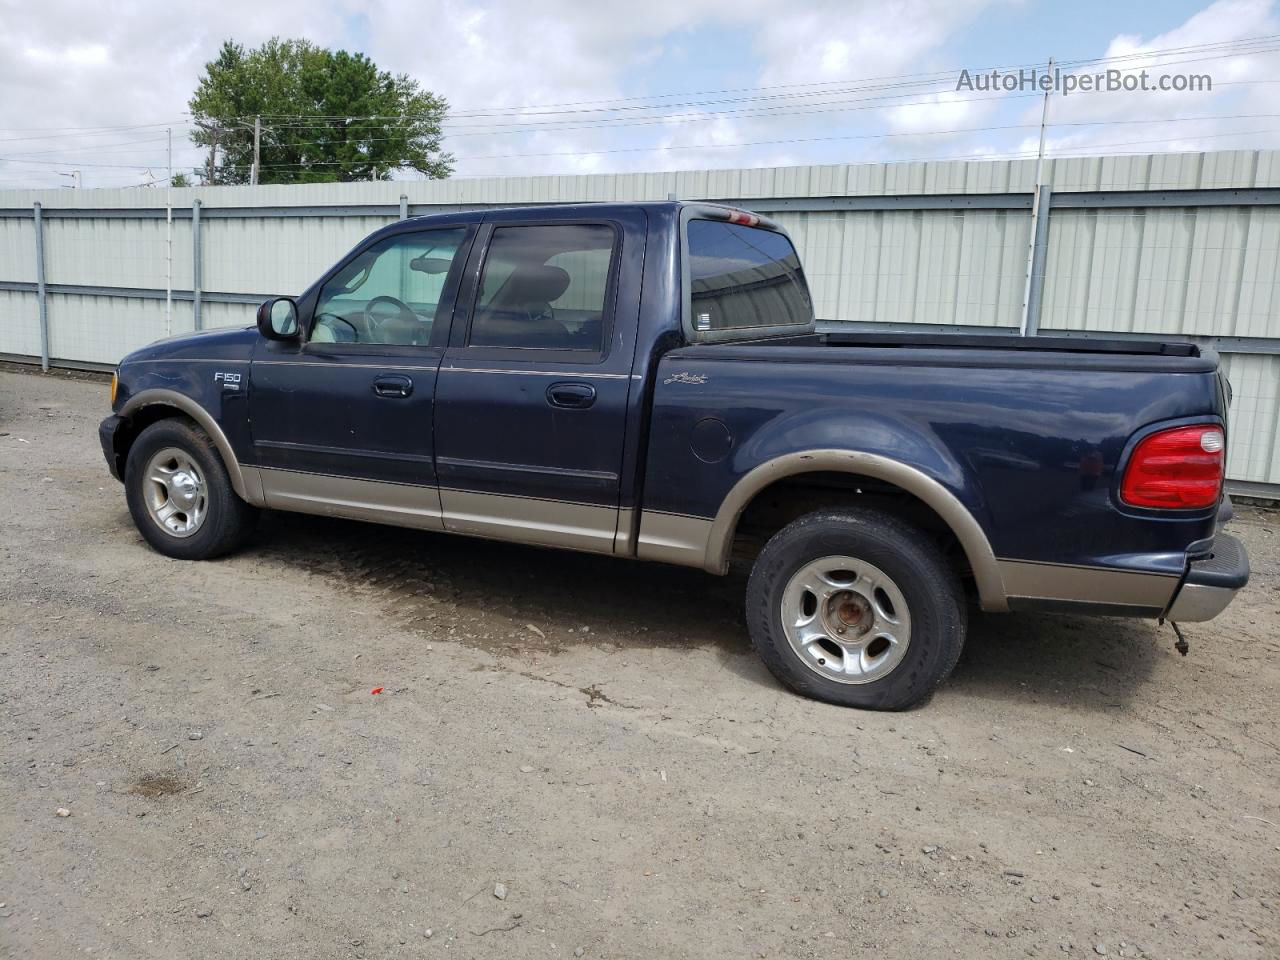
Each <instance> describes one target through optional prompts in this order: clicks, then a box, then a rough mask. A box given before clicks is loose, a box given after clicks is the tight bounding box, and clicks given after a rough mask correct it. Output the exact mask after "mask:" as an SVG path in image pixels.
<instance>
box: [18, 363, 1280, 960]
mask: <svg viewBox="0 0 1280 960" xmlns="http://www.w3.org/2000/svg"><path fill="white" fill-rule="evenodd" d="M106 394H107V391H106V387H105V384H104V383H102V382H101V381H100V380H92V379H90V378H85V377H79V378H76V377H65V376H61V377H59V376H38V375H30V374H25V373H16V372H3V373H0V530H3V536H2V538H0V549H2V551H3V564H2V565H0V638H2V642H0V724H2V727H0V737H3V743H4V745H5V749H4V753H3V757H2V763H0V844H2V845H3V846H2V847H0V850H2V853H0V860H2V862H0V955H3V956H5V957H23V958H28V957H34V958H43V957H56V958H65V957H72V956H79V955H85V954H90V953H91V954H92V955H95V956H106V957H120V958H128V960H136V958H147V957H164V958H172V957H183V958H195V960H199V958H214V957H217V958H225V957H281V958H293V957H296V958H307V960H315V958H328V957H362V956H363V957H433V956H443V957H450V956H452V957H477V958H482V957H513V956H520V957H526V956H530V957H531V956H539V957H577V956H585V957H644V958H652V957H663V958H666V957H672V958H675V957H699V958H701V957H707V958H711V957H715V958H720V957H823V958H825V957H832V958H836V957H847V956H849V955H851V954H856V955H859V956H862V955H868V954H871V953H873V952H874V954H875V955H877V956H883V957H889V958H913V960H914V958H920V957H932V956H942V955H953V956H963V957H969V956H982V957H1006V956H1007V957H1021V956H1063V955H1067V956H1090V957H1096V956H1097V955H1099V954H1104V955H1106V956H1138V957H1173V958H1184V957H1233V958H1234V957H1244V958H1253V957H1257V958H1275V957H1277V956H1280V924H1278V923H1277V910H1278V909H1280V797H1278V796H1277V790H1276V786H1277V783H1278V782H1280V762H1278V761H1280V756H1278V750H1280V748H1278V746H1277V745H1278V744H1280V729H1278V728H1280V710H1277V701H1278V698H1277V693H1278V692H1280V669H1277V654H1278V653H1280V628H1278V627H1277V619H1276V616H1277V610H1278V607H1280V593H1278V591H1280V569H1278V564H1280V544H1278V543H1277V537H1276V535H1275V531H1276V529H1277V528H1278V525H1280V516H1278V515H1277V514H1276V513H1273V512H1269V511H1262V510H1256V509H1248V508H1242V509H1240V510H1239V514H1238V517H1237V519H1236V521H1235V523H1234V525H1233V528H1234V531H1235V532H1236V534H1237V535H1238V536H1240V537H1242V538H1243V539H1244V540H1245V542H1246V543H1247V545H1248V547H1249V550H1250V553H1251V555H1252V558H1253V567H1254V580H1253V582H1252V583H1251V584H1250V586H1249V588H1248V590H1247V591H1246V592H1245V593H1244V594H1243V595H1242V596H1241V597H1240V598H1239V599H1238V600H1237V601H1236V603H1235V604H1234V605H1233V606H1232V607H1231V609H1230V610H1228V611H1227V613H1226V614H1224V615H1223V616H1222V617H1221V618H1219V619H1218V620H1217V621H1216V622H1214V623H1211V624H1203V625H1193V626H1191V627H1189V629H1188V631H1187V632H1188V635H1189V638H1190V641H1191V655H1190V656H1189V657H1187V658H1186V659H1183V658H1181V657H1179V656H1178V655H1177V653H1176V652H1175V651H1174V649H1173V634H1172V632H1171V631H1170V630H1169V629H1168V628H1167V627H1165V628H1158V627H1157V626H1156V625H1155V624H1153V623H1146V622H1128V621H1123V620H1110V619H1098V620H1092V619H1083V618H1073V617H1065V616H1053V617H1051V616H1032V615H1016V614H1010V615H1002V616H982V615H975V617H974V620H973V622H972V625H971V630H970V640H969V646H968V648H967V650H966V652H965V655H964V657H963V659H962V660H961V661H960V665H959V667H958V668H957V670H956V672H955V675H954V677H953V678H952V679H951V681H950V682H948V683H947V684H946V685H945V686H944V687H943V688H942V689H941V690H940V691H939V692H938V693H937V694H936V696H935V697H934V698H933V699H932V701H931V702H930V703H929V704H928V705H927V706H925V707H923V708H921V709H918V710H915V711H912V712H909V713H903V714H894V715H889V714H868V713H859V712H856V711H850V710H843V709H840V708H837V707H831V706H827V705H823V704H819V703H814V702H810V701H806V700H801V699H799V698H797V697H795V696H792V695H790V694H788V693H787V692H785V691H784V690H782V689H781V688H780V687H779V686H778V685H777V684H776V683H775V682H774V681H773V680H772V678H771V677H770V676H769V675H768V674H767V673H766V672H765V670H764V669H763V667H762V666H761V665H760V664H759V663H758V662H757V660H756V659H755V657H754V656H753V655H752V654H751V652H750V649H749V646H748V644H747V640H746V637H745V630H744V628H743V625H742V621H741V614H740V606H741V603H740V598H741V592H742V590H743V589H744V585H743V582H742V580H741V578H729V579H726V580H718V579H716V578H712V577H709V576H705V575H702V574H699V573H697V572H693V571H689V570H683V569H676V568H667V567H662V566H658V565H641V564H635V563H630V562H626V561H610V560H603V559H595V558H591V557H586V556H578V555H571V554H560V553H553V552H544V551H537V550H533V549H527V548H522V547H515V546H509V545H503V544H494V543H484V542H481V541H469V540H462V539H456V538H450V537H447V536H444V535H434V534H423V533H413V532H406V531H400V530H394V529H389V528H383V527H376V526H369V525H361V524H356V523H345V522H336V521H325V520H318V519H311V518H300V517H289V516H281V515H269V516H267V517H266V518H265V519H264V523H263V525H262V529H261V531H260V533H259V534H258V536H257V537H256V539H255V541H254V542H253V543H252V544H251V545H250V546H249V547H248V548H247V549H245V550H243V551H242V552H240V553H239V554H237V555H235V556H232V557H229V558H226V559H224V560H221V561H216V562H208V563H195V564H191V563H182V562H179V561H173V560H167V559H165V558H163V557H161V556H159V555H158V554H156V553H154V552H152V551H151V550H150V549H148V548H147V546H146V545H145V544H144V543H143V542H142V541H141V539H140V537H139V536H138V535H137V533H136V532H135V531H134V528H133V525H132V523H131V521H130V519H129V515H128V513H127V511H126V509H125V505H124V496H123V492H122V490H121V488H120V486H119V485H118V484H116V483H115V481H113V480H111V479H110V478H109V476H108V475H107V473H106V469H105V467H104V465H103V463H102V459H101V454H100V452H99V449H98V443H97V437H96V427H97V423H98V420H99V419H101V417H102V416H104V415H105V413H106V405H107V396H106ZM379 688H380V689H381V691H382V692H381V693H380V694H379V693H376V692H374V691H376V690H377V689H379ZM61 811H66V812H67V815H65V816H64V815H61Z"/></svg>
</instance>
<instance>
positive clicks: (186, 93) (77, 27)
mask: <svg viewBox="0 0 1280 960" xmlns="http://www.w3.org/2000/svg"><path fill="white" fill-rule="evenodd" d="M1275 6H1276V5H1275V2H1274V0H1217V2H1214V3H1207V2H1203V0H1201V2H1186V0H1165V2H1162V3H1159V4H1155V3H1123V2H1115V0H1108V2H1100V0H1080V2H1076V3H1073V4H1064V3H1057V2H1036V0H900V2H895V3H890V2H885V0H796V2H794V3H792V4H789V5H788V4H783V5H780V4H778V3H777V0H767V2H766V0H647V2H644V3H637V2H635V0H626V2H616V0H594V2H590V3H588V2H582V0H545V2H538V0H524V2H520V0H481V2H470V3H466V4H457V3H444V2H437V0H380V2H370V3H357V2H354V0H272V2H268V3H263V2H262V0H219V2H218V3H216V4H210V5H208V6H207V7H201V6H194V7H193V6H191V5H187V6H186V7H172V6H170V7H167V8H163V9H160V8H157V7H156V6H155V5H154V4H151V3H148V4H143V3H140V2H128V0H117V2H108V0H104V2H96V3H87V2H84V0H80V2H68V0H42V2H41V3H38V4H32V3H28V2H25V0H0V26H2V27H3V28H4V31H3V32H4V34H5V38H6V54H5V56H4V58H3V59H0V189H5V188H13V187H23V186H56V185H69V184H70V182H71V178H70V177H69V176H67V174H69V173H70V172H71V171H73V170H80V171H81V174H82V177H83V183H84V185H85V186H122V185H131V184H141V183H146V182H148V181H151V180H155V179H157V178H163V177H164V176H165V162H166V161H165V156H166V154H165V145H166V129H167V128H172V131H173V141H174V157H175V164H174V165H175V169H179V170H181V169H190V168H191V167H193V166H195V165H196V164H198V163H199V162H200V157H201V152H200V151H198V150H196V149H195V148H194V147H193V146H192V145H191V144H190V143H189V142H188V140H187V133H188V131H189V130H190V126H189V123H188V121H189V117H188V116H187V115H186V112H185V111H186V107H187V101H188V99H189V98H190V95H191V92H192V90H193V89H194V87H195V84H196V81H197V78H198V77H199V75H200V73H201V70H202V68H203V65H204V64H205V62H206V61H207V60H209V59H210V58H211V57H213V56H214V55H215V54H216V52H217V50H218V47H219V46H220V44H221V42H222V41H223V40H224V39H228V38H230V39H235V40H237V41H239V42H241V43H244V44H246V45H256V44H258V43H260V42H262V41H263V40H265V39H267V38H269V37H271V36H284V37H306V38H307V39H310V40H312V41H314V42H315V43H318V44H321V45H324V46H328V47H334V48H345V49H348V50H358V51H362V52H364V53H366V54H367V55H368V56H370V57H371V58H372V59H373V60H374V61H375V62H376V63H377V64H378V65H379V66H381V67H382V68H384V69H388V70H391V71H393V72H397V73H398V72H405V73H408V74H411V75H412V76H414V77H415V78H417V79H418V80H419V81H420V82H421V83H422V85H423V86H424V87H426V88H427V89H430V90H433V91H435V92H437V93H440V94H442V95H444V96H445V97H447V98H448V100H449V102H450V104H451V107H452V114H451V117H450V120H449V122H448V124H447V126H446V146H447V149H449V150H450V151H451V152H452V153H454V154H455V156H456V158H457V161H456V164H455V175H456V176H460V177H475V176H487V175H503V174H513V173H520V174H530V173H588V172H609V171H634V170H670V169H689V168H704V167H736V166H772V165H779V164H802V163H843V162H867V161H892V160H904V159H924V158H932V157H939V158H942V157H946V158H961V157H989V156H1017V155H1026V154H1027V153H1028V152H1034V150H1035V149H1036V141H1037V136H1038V123H1039V118H1040V110H1041V102H1042V98H1041V97H1040V96H1038V95H1037V94H1035V93H1032V92H1029V91H1021V92H1020V91H1014V92H998V93H994V94H993V93H989V92H983V91H966V90H961V91H957V89H956V85H957V79H958V77H959V75H960V71H961V70H962V69H968V70H970V71H971V72H973V73H977V72H979V71H983V70H985V71H990V69H991V68H993V67H995V68H1014V69H1016V68H1017V67H1020V66H1030V65H1033V64H1043V63H1044V62H1045V61H1046V60H1047V59H1048V58H1049V57H1050V56H1054V57H1056V58H1057V60H1058V61H1059V62H1061V63H1065V64H1068V65H1069V66H1068V70H1069V71H1070V72H1087V73H1095V72H1099V71H1101V70H1105V69H1107V68H1108V67H1115V68H1125V69H1139V68H1146V69H1147V70H1148V71H1149V72H1150V73H1151V75H1152V77H1153V78H1154V77H1158V76H1159V75H1161V74H1186V73H1196V74H1207V75H1209V76H1210V77H1211V78H1212V86H1213V89H1212V91H1211V92H1181V93H1179V92H1148V93H1131V94H1125V93H1091V94H1080V93H1078V94H1074V95H1072V96H1068V97H1065V98H1064V97H1055V98H1054V99H1053V101H1052V103H1051V106H1050V124H1051V126H1050V130H1049V136H1048V146H1049V151H1050V155H1059V156H1067V155H1082V154H1086V153H1094V152H1098V153H1134V152H1149V151H1163V150H1220V149H1243V148H1254V147H1260V146H1272V147H1275V146H1280V113H1277V112H1276V111H1274V110H1272V109H1271V107H1270V104H1271V101H1272V99H1273V96H1274V94H1275V92H1277V91H1278V90H1280V87H1277V83H1280V13H1277V10H1276V9H1275ZM1160 51H1168V52H1164V53H1160Z"/></svg>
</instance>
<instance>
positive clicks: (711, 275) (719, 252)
mask: <svg viewBox="0 0 1280 960" xmlns="http://www.w3.org/2000/svg"><path fill="white" fill-rule="evenodd" d="M687 236H688V240H689V243H688V258H689V283H690V307H691V314H692V317H691V319H692V323H693V329H694V330H695V331H697V332H707V331H716V330H741V329H749V328H753V327H779V326H790V325H796V326H803V325H806V324H808V323H811V322H812V321H813V304H812V303H811V302H810V300H809V288H808V287H807V286H806V284H805V279H804V271H803V270H802V269H801V267H800V258H799V257H798V256H796V250H795V247H793V246H792V245H791V241H790V240H789V239H787V237H786V236H785V235H784V234H781V233H774V232H773V231H772V230H762V229H760V228H758V227H747V226H742V225H741V224H736V223H725V222H723V221H720V220H690V221H689V226H688V234H687Z"/></svg>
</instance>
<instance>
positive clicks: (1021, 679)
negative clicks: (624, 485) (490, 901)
mask: <svg viewBox="0 0 1280 960" xmlns="http://www.w3.org/2000/svg"><path fill="white" fill-rule="evenodd" d="M263 527H264V529H263V532H262V534H261V535H260V536H259V537H258V539H257V542H256V544H255V545H254V546H253V547H251V548H250V549H249V551H247V552H248V553H249V554H250V555H252V556H255V557H256V558H257V559H258V560H260V561H265V562H268V563H271V564H272V565H283V566H291V567H294V568H297V569H302V570H304V571H305V572H307V573H309V574H311V575H314V576H319V577H323V578H324V579H325V580H326V581H327V582H329V583H336V584H338V585H340V586H342V587H344V588H346V589H348V590H350V591H351V592H352V594H353V595H359V596H361V597H363V598H365V599H367V600H372V601H373V602H374V603H375V604H377V605H379V606H380V607H381V609H382V611H383V613H384V614H385V615H386V616H387V617H388V618H389V619H390V620H392V621H393V622H395V623H397V624H399V625H400V626H402V627H405V628H407V629H416V630H421V631H422V632H424V633H427V634H429V635H436V636H440V637H441V639H445V638H446V637H447V638H448V639H455V640H457V642H460V643H464V644H466V645H468V646H472V647H477V648H481V649H484V650H487V651H488V652H491V653H495V654H499V655H504V656H521V655H530V654H543V653H551V654H554V653H558V652H563V651H565V650H568V649H570V648H572V647H575V646H583V645H592V646H602V645H614V646H618V647H637V648H638V647H659V648H668V649H689V650H692V649H711V650H714V651H715V653H716V655H717V656H718V657H719V658H720V660H721V662H722V663H723V665H724V667H725V668H726V669H727V670H729V671H730V672H732V673H733V674H735V675H737V676H738V677H740V678H741V679H743V680H747V681H749V682H752V683H756V684H760V685H762V686H767V687H771V688H776V687H777V682H776V681H775V680H774V679H773V677H772V676H771V675H770V674H769V673H768V672H767V671H766V670H765V669H764V667H763V665H762V664H761V663H760V662H759V660H758V659H757V658H756V657H755V655H754V654H753V652H752V650H751V644H750V641H749V640H748V637H747V629H746V624H745V622H744V620H743V613H742V601H743V596H744V594H745V591H746V576H745V574H744V573H743V572H742V571H740V570H737V569H736V568H735V572H734V573H733V574H731V575H730V576H728V577H714V576H711V575H709V574H705V573H702V572H701V571H698V570H693V569H685V568H681V567H672V566H666V565H664V564H650V563H637V562H633V561H628V560H620V559H613V558H609V557H594V556H591V555H588V554H581V553H571V552H566V551H557V550H544V549H539V548H536V547H525V546H520V545H516V544H509V543H501V542H496V541H486V540H478V539H472V538H468V537H454V536H449V535H447V534H437V533H427V532H422V531H416V530H405V529H398V528H394V527H383V526H377V525H373V524H364V523H358V522H354V521H347V520H336V519H328V518H320V517H309V516H304V515H300V514H267V515H266V516H265V517H264V523H263ZM529 625H532V627H533V628H535V629H530V628H529ZM454 626H456V627H457V633H456V634H454V635H450V634H449V633H448V631H449V629H450V627H454ZM584 628H585V629H584ZM1166 632H1167V631H1165V630H1160V631H1159V632H1158V630H1157V627H1156V626H1155V624H1153V623H1148V622H1146V621H1139V620H1123V619H1117V618H1087V617H1073V616H1066V615H1050V614H1044V615H1040V614H1030V613H1010V614H983V613H981V612H979V611H977V610H976V609H974V610H971V612H970V621H969V638H968V642H967V644H966V647H965V651H964V653H963V654H962V656H961V658H960V662H959V664H958V665H957V667H956V670H955V672H954V674H953V675H952V677H951V679H950V680H949V681H948V683H947V684H946V686H945V687H944V690H945V691H946V693H947V695H948V696H956V695H959V696H964V697H972V698H978V699H988V698H989V699H999V700H1015V701H1031V702H1060V703H1063V704H1069V705H1072V706H1076V707H1085V708H1089V709H1109V708H1114V707H1115V706H1116V705H1118V704H1121V703H1123V702H1124V701H1125V700H1126V699H1128V696H1129V695H1130V693H1131V692H1132V691H1133V690H1134V689H1135V688H1137V687H1139V686H1140V685H1141V684H1142V683H1144V682H1145V680H1146V679H1147V678H1148V676H1149V675H1150V674H1151V672H1152V671H1153V669H1154V667H1155V664H1156V662H1157V660H1158V659H1160V658H1161V657H1164V656H1166V655H1168V654H1169V653H1170V652H1171V651H1172V634H1171V633H1168V635H1167V636H1166ZM1166 640H1167V641H1168V646H1169V650H1168V651H1166V650H1165V649H1164V647H1163V644H1164V642H1165V641H1166Z"/></svg>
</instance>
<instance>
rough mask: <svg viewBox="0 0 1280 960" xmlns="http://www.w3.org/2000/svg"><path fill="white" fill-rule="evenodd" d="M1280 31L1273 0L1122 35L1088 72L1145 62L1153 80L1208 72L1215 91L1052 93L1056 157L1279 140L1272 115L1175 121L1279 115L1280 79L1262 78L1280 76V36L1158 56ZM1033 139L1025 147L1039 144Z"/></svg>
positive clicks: (1033, 111)
mask: <svg viewBox="0 0 1280 960" xmlns="http://www.w3.org/2000/svg"><path fill="white" fill-rule="evenodd" d="M1276 33H1280V21H1277V19H1276V17H1275V11H1274V4H1273V3H1272V2H1271V0H1218V2H1216V3H1213V4H1211V5H1209V6H1208V7H1206V8H1205V9H1204V10H1201V11H1200V12H1198V13H1196V14H1194V15H1193V16H1191V17H1189V18H1188V19H1187V20H1186V21H1185V22H1184V23H1182V24H1180V25H1179V26H1178V27H1176V28H1174V29H1173V30H1169V31H1167V32H1165V33H1162V34H1157V35H1154V36H1152V37H1150V38H1147V39H1143V38H1142V37H1139V36H1135V35H1127V34H1126V35H1121V36H1118V37H1116V38H1115V39H1113V40H1112V41H1111V43H1110V44H1109V45H1108V47H1107V49H1106V52H1105V53H1104V54H1103V57H1104V58H1107V60H1108V62H1105V63H1101V64H1098V65H1096V66H1086V67H1084V68H1083V69H1084V70H1085V71H1086V72H1102V71H1104V70H1106V69H1107V68H1115V69H1119V70H1121V71H1122V72H1123V73H1125V74H1136V73H1137V72H1138V71H1140V70H1146V71H1147V72H1148V74H1149V75H1150V81H1151V82H1153V83H1154V82H1156V81H1157V80H1158V78H1159V77H1160V76H1161V75H1163V74H1167V75H1174V74H1207V75H1209V76H1210V77H1211V78H1212V90H1210V91H1182V92H1174V91H1168V92H1133V93H1127V92H1103V93H1089V94H1074V95H1071V96H1067V97H1061V96H1054V97H1052V98H1051V100H1050V104H1049V125H1050V132H1049V136H1048V138H1047V141H1046V146H1047V150H1048V152H1049V154H1050V155H1054V154H1058V155H1081V154H1085V153H1089V152H1093V151H1099V152H1123V153H1146V152H1153V151H1154V152H1161V151H1197V150H1232V149H1254V148H1257V147H1260V146H1271V145H1280V133H1277V131H1275V130H1273V129H1268V128H1274V127H1277V126H1280V124H1276V123H1275V121H1273V120H1267V119H1265V118H1252V119H1250V118H1248V117H1247V116H1246V117H1245V118H1242V119H1236V120H1232V119H1211V120H1201V121H1192V120H1175V119H1174V118H1191V117H1210V116H1216V117H1219V118H1225V117H1228V116H1235V115H1248V114H1259V113H1274V112H1275V111H1274V109H1273V106H1272V105H1273V103H1274V94H1275V91H1274V84H1270V83H1258V82H1255V81H1270V80H1275V79H1276V77H1277V76H1280V53H1277V52H1276V51H1275V44H1266V43H1263V44H1257V45H1256V46H1250V47H1249V48H1248V49H1245V51H1244V52H1241V50H1242V48H1241V47H1235V48H1231V47H1222V48H1220V49H1219V50H1216V51H1215V50H1208V51H1205V50H1201V51H1188V52H1184V53H1174V54H1165V55H1156V52H1157V51H1161V50H1171V49H1173V50H1176V49H1179V48H1185V47H1192V46H1199V45H1203V44H1226V43H1233V42H1238V41H1242V40H1246V39H1247V38H1250V37H1256V36H1267V35H1274V34H1276ZM1039 116H1040V102H1039V101H1038V100H1036V101H1034V102H1033V104H1032V105H1031V106H1029V107H1028V108H1027V109H1026V111H1025V113H1024V118H1025V119H1026V121H1027V122H1029V123H1030V122H1037V121H1038V120H1039ZM1035 147H1036V145H1035V142H1034V141H1033V140H1031V139H1028V140H1027V141H1025V142H1024V143H1023V144H1022V145H1021V147H1020V149H1026V150H1031V151H1034V150H1035Z"/></svg>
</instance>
